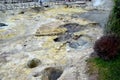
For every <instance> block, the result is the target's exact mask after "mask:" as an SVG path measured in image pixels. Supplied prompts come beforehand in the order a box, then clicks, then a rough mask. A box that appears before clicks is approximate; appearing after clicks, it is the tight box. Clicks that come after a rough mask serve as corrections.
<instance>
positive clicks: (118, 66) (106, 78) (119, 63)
mask: <svg viewBox="0 0 120 80" xmlns="http://www.w3.org/2000/svg"><path fill="white" fill-rule="evenodd" d="M87 62H88V67H89V70H88V72H89V73H90V76H91V75H94V74H98V77H97V80H120V56H119V57H118V58H117V59H115V60H111V61H104V60H102V59H100V58H91V59H89V60H88V61H87ZM95 80H96V79H95Z"/></svg>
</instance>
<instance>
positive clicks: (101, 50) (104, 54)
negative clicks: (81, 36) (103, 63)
mask: <svg viewBox="0 0 120 80" xmlns="http://www.w3.org/2000/svg"><path fill="white" fill-rule="evenodd" d="M119 46H120V39H119V38H118V37H115V36H114V35H108V36H103V37H101V38H100V39H98V40H97V41H96V42H95V45H94V51H95V52H96V53H97V55H98V56H99V57H100V58H102V59H104V60H110V59H113V58H115V57H116V56H117V55H118V51H119Z"/></svg>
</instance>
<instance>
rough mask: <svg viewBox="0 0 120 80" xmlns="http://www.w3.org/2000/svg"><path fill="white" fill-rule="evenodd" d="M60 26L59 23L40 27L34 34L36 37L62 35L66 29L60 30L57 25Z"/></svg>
mask: <svg viewBox="0 0 120 80" xmlns="http://www.w3.org/2000/svg"><path fill="white" fill-rule="evenodd" d="M60 24H62V23H61V22H53V23H49V24H47V25H42V27H39V29H38V30H37V32H36V34H35V35H36V36H55V35H59V34H64V33H65V32H66V31H67V29H66V28H60V27H59V26H58V25H60Z"/></svg>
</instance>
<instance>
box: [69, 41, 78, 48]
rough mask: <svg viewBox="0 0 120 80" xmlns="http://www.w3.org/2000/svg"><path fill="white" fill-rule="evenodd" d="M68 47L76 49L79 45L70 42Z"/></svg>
mask: <svg viewBox="0 0 120 80" xmlns="http://www.w3.org/2000/svg"><path fill="white" fill-rule="evenodd" d="M69 46H70V47H71V48H75V49H77V48H78V47H79V46H80V45H79V44H78V43H77V42H70V43H69Z"/></svg>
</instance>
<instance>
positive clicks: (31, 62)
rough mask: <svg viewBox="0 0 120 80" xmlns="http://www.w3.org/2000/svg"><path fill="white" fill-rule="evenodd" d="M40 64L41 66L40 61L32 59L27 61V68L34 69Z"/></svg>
mask: <svg viewBox="0 0 120 80" xmlns="http://www.w3.org/2000/svg"><path fill="white" fill-rule="evenodd" d="M40 64H41V61H40V60H39V59H37V58H33V59H32V60H29V61H28V63H27V66H28V67H29V68H34V67H37V66H38V65H40Z"/></svg>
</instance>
